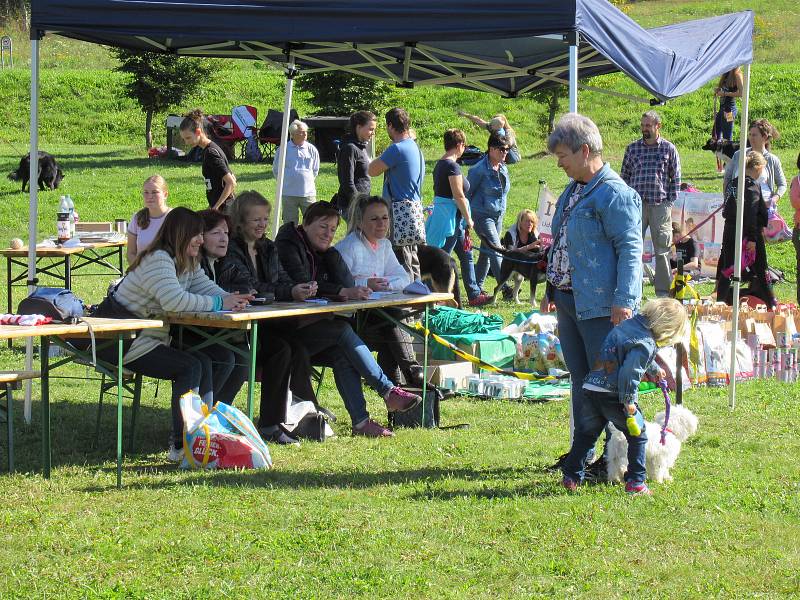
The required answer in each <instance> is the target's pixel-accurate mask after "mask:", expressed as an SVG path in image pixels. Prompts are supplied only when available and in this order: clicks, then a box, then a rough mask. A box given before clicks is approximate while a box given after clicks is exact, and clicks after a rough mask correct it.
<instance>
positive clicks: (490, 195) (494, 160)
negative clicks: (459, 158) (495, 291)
mask: <svg viewBox="0 0 800 600" xmlns="http://www.w3.org/2000/svg"><path fill="white" fill-rule="evenodd" d="M510 148H511V146H510V145H509V143H508V139H507V138H506V137H504V136H502V135H500V134H498V133H497V132H495V133H492V134H491V135H490V136H489V141H488V143H487V150H486V154H485V155H484V157H483V158H482V159H480V160H479V161H478V162H476V163H475V164H474V165H472V167H471V168H470V170H469V173H467V181H468V182H469V189H468V190H467V192H466V194H467V198H468V199H469V206H470V210H471V211H472V220H473V221H474V222H475V233H477V234H478V235H479V236H480V237H481V238H486V239H487V240H488V241H489V242H490V243H491V244H492V245H494V246H499V245H500V236H501V235H502V231H503V216H504V215H505V213H506V202H507V199H508V192H509V190H510V189H511V179H510V178H509V176H508V168H507V167H506V164H505V158H506V154H508V152H509V150H510ZM490 264H491V268H492V276H493V277H495V278H497V277H499V276H500V266H501V261H500V255H499V254H498V253H497V252H495V251H494V250H492V249H491V248H489V247H488V246H486V244H484V243H481V249H480V256H479V257H478V262H477V263H476V264H475V282H476V284H477V285H478V287H479V288H481V289H483V282H484V281H485V280H486V275H487V274H488V273H489V265H490Z"/></svg>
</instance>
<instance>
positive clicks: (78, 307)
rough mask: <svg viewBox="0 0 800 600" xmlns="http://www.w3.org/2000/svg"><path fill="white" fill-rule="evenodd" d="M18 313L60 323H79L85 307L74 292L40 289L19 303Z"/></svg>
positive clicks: (60, 289)
mask: <svg viewBox="0 0 800 600" xmlns="http://www.w3.org/2000/svg"><path fill="white" fill-rule="evenodd" d="M17 313H19V314H21V315H44V316H45V317H51V318H52V319H53V321H57V322H59V323H77V322H78V321H79V320H81V319H82V318H83V313H84V305H83V300H81V299H80V298H78V297H77V296H76V295H75V294H74V293H72V290H65V289H63V288H51V287H40V288H36V290H34V291H33V292H32V293H31V295H30V296H28V297H27V298H25V299H23V300H22V302H20V303H19V306H18V307H17Z"/></svg>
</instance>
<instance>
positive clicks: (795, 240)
mask: <svg viewBox="0 0 800 600" xmlns="http://www.w3.org/2000/svg"><path fill="white" fill-rule="evenodd" d="M796 164H797V170H798V172H800V154H798V155H797V163H796ZM789 199H790V201H791V203H792V210H793V211H794V217H793V219H792V221H793V222H794V228H793V229H792V245H793V246H794V255H795V287H796V288H797V305H798V306H800V174H798V175H795V176H794V179H792V185H791V187H790V188H789Z"/></svg>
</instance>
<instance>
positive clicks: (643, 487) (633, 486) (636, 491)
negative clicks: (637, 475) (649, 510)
mask: <svg viewBox="0 0 800 600" xmlns="http://www.w3.org/2000/svg"><path fill="white" fill-rule="evenodd" d="M625 492H626V493H627V494H629V495H631V496H652V495H653V492H651V491H650V488H649V487H647V484H646V483H644V482H642V483H631V482H630V481H629V482H628V483H626V484H625Z"/></svg>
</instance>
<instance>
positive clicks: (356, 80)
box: [297, 71, 392, 117]
mask: <svg viewBox="0 0 800 600" xmlns="http://www.w3.org/2000/svg"><path fill="white" fill-rule="evenodd" d="M297 87H298V88H300V89H301V90H303V91H304V92H308V94H310V96H311V103H312V104H313V105H314V106H316V107H317V109H318V111H319V113H318V114H320V115H330V116H336V117H346V116H350V115H351V114H352V113H354V112H356V111H358V110H370V111H372V112H374V113H376V114H380V113H381V112H382V111H383V110H384V109H386V108H387V107H388V106H389V98H390V96H391V92H392V87H391V86H390V85H389V84H386V83H384V82H382V81H376V80H374V79H370V78H368V77H361V76H360V75H353V74H352V73H345V72H344V71H325V72H322V73H305V74H303V73H302V72H301V75H300V76H299V77H298V78H297Z"/></svg>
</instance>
